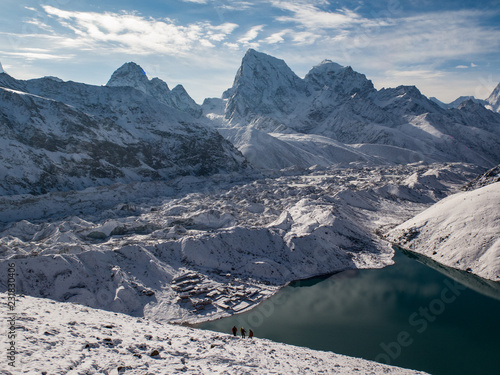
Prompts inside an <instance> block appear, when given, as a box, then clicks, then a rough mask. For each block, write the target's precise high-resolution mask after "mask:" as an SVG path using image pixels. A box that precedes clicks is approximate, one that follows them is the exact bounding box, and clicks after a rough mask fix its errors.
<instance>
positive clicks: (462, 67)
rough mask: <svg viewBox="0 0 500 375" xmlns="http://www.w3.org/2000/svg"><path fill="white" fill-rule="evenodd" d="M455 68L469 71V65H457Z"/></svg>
mask: <svg viewBox="0 0 500 375" xmlns="http://www.w3.org/2000/svg"><path fill="white" fill-rule="evenodd" d="M455 68H457V69H469V67H468V66H467V65H457V66H456V67H455Z"/></svg>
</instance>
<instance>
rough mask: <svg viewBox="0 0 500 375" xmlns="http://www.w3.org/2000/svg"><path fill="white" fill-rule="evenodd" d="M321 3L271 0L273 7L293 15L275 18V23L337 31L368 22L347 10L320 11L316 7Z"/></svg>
mask: <svg viewBox="0 0 500 375" xmlns="http://www.w3.org/2000/svg"><path fill="white" fill-rule="evenodd" d="M322 3H324V2H319V3H318V2H317V1H316V2H309V1H290V0H271V4H272V5H273V6H274V7H276V8H279V9H281V10H284V11H288V12H291V13H292V14H293V15H291V16H279V17H276V20H277V21H280V22H293V23H296V24H299V25H301V26H302V27H304V28H307V29H309V30H317V29H337V28H342V27H348V26H352V25H354V24H360V23H363V22H368V20H367V19H364V18H362V17H361V16H360V15H358V14H357V13H355V12H354V11H351V10H349V9H345V8H344V9H338V10H337V11H335V12H330V11H324V10H321V9H319V8H318V7H317V5H319V4H322Z"/></svg>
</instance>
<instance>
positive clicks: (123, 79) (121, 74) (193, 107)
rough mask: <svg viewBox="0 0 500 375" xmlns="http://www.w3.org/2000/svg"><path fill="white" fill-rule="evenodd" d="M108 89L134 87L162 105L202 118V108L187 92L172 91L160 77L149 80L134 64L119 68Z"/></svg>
mask: <svg viewBox="0 0 500 375" xmlns="http://www.w3.org/2000/svg"><path fill="white" fill-rule="evenodd" d="M106 86H108V87H133V88H135V89H137V90H139V91H142V92H143V93H145V94H146V95H149V96H152V97H153V98H155V99H156V100H158V101H159V102H160V103H163V104H166V105H168V106H170V107H173V108H176V109H179V110H181V111H183V112H187V113H189V114H191V115H193V116H195V117H200V116H201V112H202V111H201V106H199V105H198V104H196V102H195V101H194V100H193V99H192V98H191V97H190V96H189V94H188V93H187V92H186V90H185V89H184V88H183V87H182V86H181V88H176V89H177V90H176V89H174V90H175V91H174V90H172V91H171V90H170V89H169V87H168V85H167V83H166V82H165V81H163V80H161V79H160V78H158V77H155V78H153V79H151V80H150V79H148V76H147V75H146V72H145V71H144V69H142V68H141V67H140V66H139V65H137V64H136V63H134V62H128V63H126V64H123V65H122V66H121V67H120V68H118V69H117V70H116V71H115V72H114V73H113V75H112V76H111V78H110V79H109V81H108V83H107V84H106Z"/></svg>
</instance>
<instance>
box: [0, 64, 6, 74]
mask: <svg viewBox="0 0 500 375" xmlns="http://www.w3.org/2000/svg"><path fill="white" fill-rule="evenodd" d="M0 73H5V70H3V66H2V63H1V62H0Z"/></svg>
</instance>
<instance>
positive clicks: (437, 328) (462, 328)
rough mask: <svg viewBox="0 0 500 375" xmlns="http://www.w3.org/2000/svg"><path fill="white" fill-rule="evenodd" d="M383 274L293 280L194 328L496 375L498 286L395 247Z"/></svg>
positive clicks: (442, 374) (448, 373)
mask: <svg viewBox="0 0 500 375" xmlns="http://www.w3.org/2000/svg"><path fill="white" fill-rule="evenodd" d="M394 261H395V264H394V265H392V266H389V267H386V268H383V269H376V270H356V271H344V272H340V273H337V274H335V275H333V276H330V277H323V278H315V279H309V280H304V281H297V282H294V283H292V284H290V285H289V286H287V287H285V288H283V289H282V290H281V291H280V292H279V293H277V294H276V295H275V296H273V297H272V298H271V299H269V300H267V301H265V302H264V303H262V304H261V305H259V306H257V307H256V308H255V309H253V310H250V311H248V312H246V313H243V314H239V315H235V316H232V317H229V318H224V319H220V320H218V321H214V322H208V323H204V324H202V325H199V326H198V327H199V328H203V329H209V330H213V331H218V332H225V333H230V331H231V327H232V326H233V325H236V326H237V327H238V328H239V327H241V326H243V327H245V328H246V330H247V332H248V330H249V329H252V330H253V331H254V333H255V336H256V337H264V338H268V339H271V340H273V341H278V342H283V343H287V344H292V345H298V346H305V347H309V348H312V349H318V350H325V351H332V352H335V353H339V354H346V355H350V356H354V357H361V358H365V359H370V360H376V361H378V362H381V363H387V364H391V365H395V366H401V367H405V368H411V369H416V370H421V371H426V372H429V373H431V374H435V375H452V374H453V375H458V374H475V375H478V374H500V283H494V282H490V281H486V280H484V279H481V278H478V277H476V276H474V275H472V274H469V273H466V272H462V271H457V270H455V269H451V268H448V267H444V266H442V265H440V264H439V263H436V262H433V261H431V260H429V259H428V258H425V257H422V256H418V255H416V254H414V253H409V252H406V251H402V250H396V254H395V257H394Z"/></svg>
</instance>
